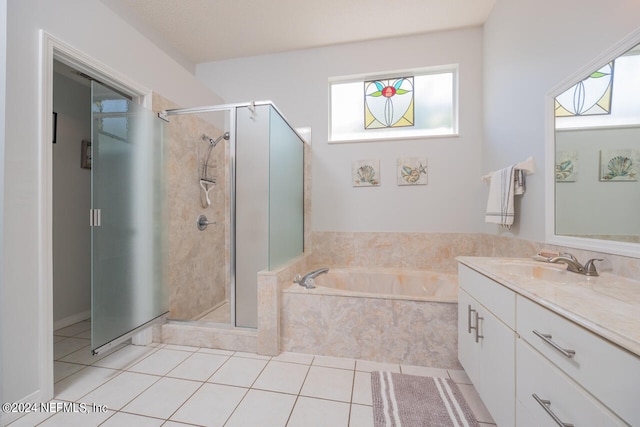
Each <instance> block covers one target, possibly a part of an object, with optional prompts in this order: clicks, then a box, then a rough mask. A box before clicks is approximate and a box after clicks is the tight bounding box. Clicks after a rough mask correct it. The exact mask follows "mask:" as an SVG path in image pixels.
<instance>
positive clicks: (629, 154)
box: [555, 45, 640, 243]
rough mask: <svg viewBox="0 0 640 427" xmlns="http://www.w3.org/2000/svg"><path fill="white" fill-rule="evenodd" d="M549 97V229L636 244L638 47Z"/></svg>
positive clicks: (639, 236)
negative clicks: (552, 155)
mask: <svg viewBox="0 0 640 427" xmlns="http://www.w3.org/2000/svg"><path fill="white" fill-rule="evenodd" d="M555 101H556V102H555V116H556V117H555V124H556V126H555V234H556V235H562V236H575V237H586V238H591V239H604V240H615V241H622V242H634V243H640V216H638V212H640V181H639V173H640V45H638V46H636V47H634V48H633V49H631V50H630V51H628V52H627V53H625V54H623V55H621V56H620V57H618V58H616V59H615V60H613V61H611V62H610V63H607V64H604V65H602V66H601V67H600V68H598V69H597V70H594V71H593V72H592V73H591V74H589V75H588V76H586V77H585V78H584V79H583V80H581V81H580V82H578V83H576V84H575V85H573V86H572V87H570V88H569V89H567V90H566V91H565V92H563V93H562V94H560V95H558V96H557V97H556V99H555Z"/></svg>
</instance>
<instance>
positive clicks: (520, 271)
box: [491, 258, 588, 283]
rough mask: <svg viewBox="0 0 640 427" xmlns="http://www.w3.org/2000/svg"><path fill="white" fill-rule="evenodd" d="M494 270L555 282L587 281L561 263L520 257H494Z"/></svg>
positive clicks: (507, 274)
mask: <svg viewBox="0 0 640 427" xmlns="http://www.w3.org/2000/svg"><path fill="white" fill-rule="evenodd" d="M491 263H492V264H495V266H496V272H499V273H500V274H503V275H505V276H511V277H519V278H529V279H538V280H545V281H548V282H555V283H576V282H581V281H587V279H588V278H587V276H582V275H579V274H577V273H572V272H570V271H567V269H566V266H565V265H563V264H546V263H543V262H540V261H534V260H529V259H520V258H496V259H495V262H491Z"/></svg>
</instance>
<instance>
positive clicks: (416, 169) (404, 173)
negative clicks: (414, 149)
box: [397, 157, 427, 185]
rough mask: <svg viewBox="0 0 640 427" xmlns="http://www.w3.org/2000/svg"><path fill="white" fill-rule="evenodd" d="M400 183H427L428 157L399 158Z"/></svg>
mask: <svg viewBox="0 0 640 427" xmlns="http://www.w3.org/2000/svg"><path fill="white" fill-rule="evenodd" d="M397 166H398V169H397V183H398V185H426V184H427V158H426V157H402V158H399V159H398V160H397Z"/></svg>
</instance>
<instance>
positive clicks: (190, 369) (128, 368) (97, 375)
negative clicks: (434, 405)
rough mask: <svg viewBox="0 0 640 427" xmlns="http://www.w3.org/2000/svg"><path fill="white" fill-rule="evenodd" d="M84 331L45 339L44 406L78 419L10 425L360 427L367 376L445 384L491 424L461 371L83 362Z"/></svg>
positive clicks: (225, 355)
mask: <svg viewBox="0 0 640 427" xmlns="http://www.w3.org/2000/svg"><path fill="white" fill-rule="evenodd" d="M89 328H90V323H89V321H85V322H80V323H77V324H75V325H72V326H69V327H67V328H64V329H61V330H58V331H56V332H55V337H54V338H55V339H54V342H55V344H54V346H55V348H54V353H55V362H54V371H55V399H54V402H61V403H59V404H60V405H64V404H68V402H76V403H78V404H85V405H86V407H85V408H87V411H86V412H88V413H73V412H57V413H30V414H28V415H25V416H24V417H22V418H20V419H18V420H16V421H14V422H13V423H11V424H9V425H10V426H11V427H20V426H35V425H38V426H65V427H72V426H82V427H88V426H141V427H146V426H149V427H151V426H167V427H179V426H183V427H184V426H194V425H195V426H225V427H248V426H256V427H279V426H287V427H298V426H301V427H313V426H321V427H327V426H330V427H339V426H344V427H347V426H349V427H360V426H363V427H365V426H366V427H370V426H373V412H372V407H371V375H370V372H371V371H373V370H390V371H395V372H403V373H407V374H412V375H430V376H442V377H450V378H452V379H453V380H454V381H456V382H457V383H458V386H459V387H460V389H461V390H462V392H463V394H464V395H465V398H466V399H467V402H468V403H469V405H470V406H471V407H472V409H473V411H474V413H475V415H476V417H477V418H478V420H479V421H480V422H481V424H480V425H481V426H484V427H486V426H490V425H493V424H492V423H493V421H492V420H491V416H490V415H489V414H488V413H487V411H486V409H485V408H484V405H483V404H482V402H481V401H480V399H479V397H478V395H477V393H476V392H475V389H474V388H473V386H472V385H471V384H470V382H469V379H468V377H467V375H466V374H465V372H464V371H458V370H444V369H436V368H428V367H421V366H408V365H398V364H386V363H379V362H371V361H366V360H354V359H343V358H335V357H327V356H314V355H309V354H299V353H282V354H280V355H279V356H277V357H265V356H260V355H257V354H251V353H242V352H232V351H225V350H215V349H207V348H196V347H184V346H175V345H165V344H156V343H154V344H152V345H150V346H134V345H129V344H123V345H120V346H118V347H116V348H114V349H112V350H111V351H110V352H108V353H105V354H99V355H97V356H91V355H90V354H89V347H88V346H89ZM94 404H96V405H100V406H101V407H106V408H108V409H107V410H106V411H104V412H103V411H93V410H92V408H93V405H94Z"/></svg>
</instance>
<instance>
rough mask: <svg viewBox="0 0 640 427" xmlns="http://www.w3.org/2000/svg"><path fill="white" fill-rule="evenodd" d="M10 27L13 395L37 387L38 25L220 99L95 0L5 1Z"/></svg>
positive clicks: (163, 82)
mask: <svg viewBox="0 0 640 427" xmlns="http://www.w3.org/2000/svg"><path fill="white" fill-rule="evenodd" d="M7 27H8V35H7V60H6V70H7V85H6V87H7V91H6V104H7V105H8V106H10V108H7V111H6V129H5V131H6V133H5V161H4V163H3V165H4V174H5V175H4V176H5V182H4V184H5V194H4V206H5V209H4V224H3V233H4V251H3V254H2V255H3V259H2V263H3V266H4V270H3V271H2V286H3V289H2V291H3V295H2V296H3V300H2V310H1V311H0V324H1V325H2V335H1V340H2V343H1V346H2V349H3V353H2V362H1V363H2V373H3V374H2V378H1V381H2V387H1V388H2V396H3V400H4V401H9V402H15V401H19V400H20V399H23V398H27V397H29V398H37V397H39V396H40V394H39V393H41V392H42V390H40V389H39V376H40V374H41V372H40V369H39V366H38V363H37V362H38V355H39V353H40V352H41V351H44V349H41V348H39V337H38V332H39V330H38V326H39V321H40V316H41V314H40V311H39V297H40V294H39V289H40V288H39V286H40V284H41V282H42V280H43V277H42V271H41V269H40V268H39V267H40V266H41V265H43V263H44V262H45V260H43V259H42V247H41V246H39V243H40V242H41V240H42V236H41V233H42V230H40V229H39V227H38V224H40V220H39V216H38V215H39V211H40V197H41V195H40V191H41V189H40V188H39V179H40V178H39V177H40V173H41V170H42V169H41V165H40V164H39V155H40V150H41V148H40V141H39V120H40V117H39V107H38V104H39V101H40V95H39V92H38V87H39V85H40V79H39V76H38V73H39V70H40V65H39V42H40V39H39V30H40V29H44V30H45V31H47V32H49V33H50V34H51V35H53V36H54V37H56V38H58V39H60V40H62V41H63V42H65V43H67V44H69V45H71V46H73V47H75V48H76V49H78V50H80V51H81V52H83V53H85V54H86V55H89V56H91V57H93V58H95V59H96V60H97V61H100V62H102V63H104V64H105V65H106V66H108V67H109V68H111V69H113V70H116V71H118V72H119V73H121V74H123V75H124V76H126V77H127V78H128V79H130V80H132V81H134V82H138V83H139V84H141V85H143V86H145V87H147V88H149V89H151V90H154V91H156V92H158V93H160V94H162V95H163V96H164V97H166V98H169V99H171V100H172V101H174V102H176V103H178V104H179V105H184V106H194V105H207V104H216V103H220V102H221V99H220V98H219V97H218V96H216V95H214V94H212V93H211V91H210V90H208V89H207V88H206V87H205V86H204V85H202V84H201V83H200V82H199V81H197V80H196V79H195V78H194V76H193V75H192V74H190V73H189V72H187V71H186V70H184V69H183V68H181V67H180V66H179V65H178V64H177V63H176V62H175V61H173V60H172V59H170V58H169V57H168V56H167V55H166V54H164V53H163V52H162V51H161V50H160V49H158V48H157V47H156V46H155V45H153V44H152V43H151V42H150V41H149V40H148V39H146V38H144V37H143V36H141V35H140V34H139V33H138V32H136V31H135V29H133V28H132V27H130V26H129V25H128V24H126V23H125V22H124V21H122V20H121V19H120V18H118V17H117V16H116V15H115V14H114V13H113V12H112V11H111V10H110V9H109V8H107V7H105V6H104V5H103V4H102V3H101V2H99V1H98V0H82V1H77V0H75V1H74V0H9V2H8V8H7ZM45 143H46V142H45Z"/></svg>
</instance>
